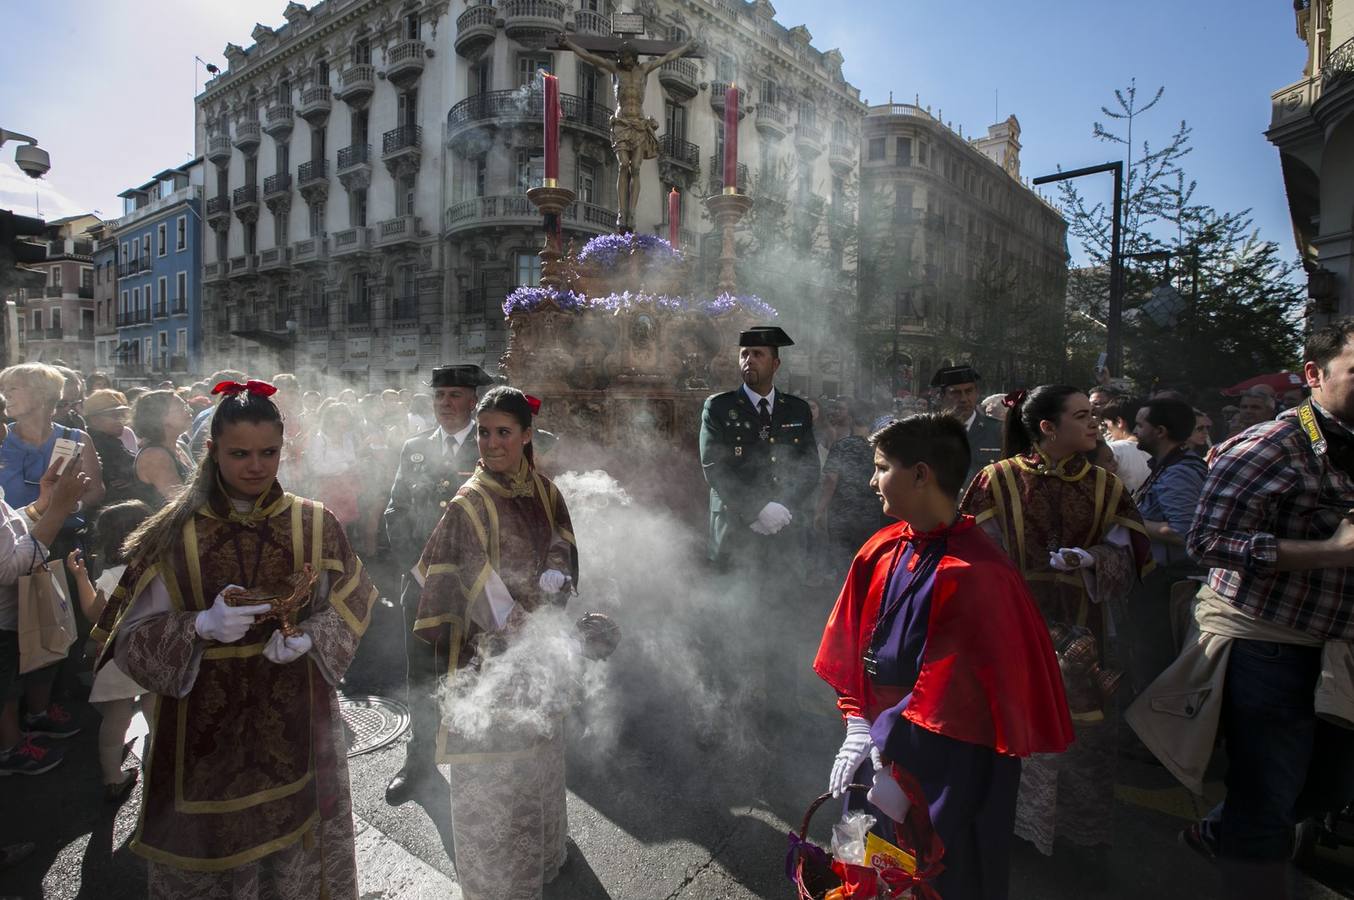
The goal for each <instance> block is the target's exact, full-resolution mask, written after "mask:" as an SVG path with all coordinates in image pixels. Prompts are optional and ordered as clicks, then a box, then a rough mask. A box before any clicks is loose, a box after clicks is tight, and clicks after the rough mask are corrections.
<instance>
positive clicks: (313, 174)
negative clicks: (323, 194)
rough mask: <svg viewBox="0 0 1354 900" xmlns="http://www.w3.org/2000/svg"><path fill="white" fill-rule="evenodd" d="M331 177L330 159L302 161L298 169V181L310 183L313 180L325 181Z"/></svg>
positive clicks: (299, 182)
mask: <svg viewBox="0 0 1354 900" xmlns="http://www.w3.org/2000/svg"><path fill="white" fill-rule="evenodd" d="M328 177H329V160H327V159H312V160H310V161H309V162H303V163H301V167H300V168H298V169H297V170H296V183H297V184H308V183H309V182H312V181H323V180H324V179H326V178H328Z"/></svg>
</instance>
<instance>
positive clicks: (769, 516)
mask: <svg viewBox="0 0 1354 900" xmlns="http://www.w3.org/2000/svg"><path fill="white" fill-rule="evenodd" d="M792 519H794V516H793V515H792V514H791V513H790V511H789V510H788V509H786V508H785V507H783V506H781V505H780V504H779V503H777V502H776V501H774V500H772V501H771V502H770V503H768V504H766V506H763V507H762V511H761V512H759V513H757V524H758V525H761V526H762V527H763V528H765V529H766V531H765V532H758V533H759V534H763V533H764V534H775V533H776V532H778V531H780V530H781V529H782V528H784V527H785V526H786V525H789V524H790V521H791V520H792ZM753 530H754V531H756V529H755V528H754V529H753Z"/></svg>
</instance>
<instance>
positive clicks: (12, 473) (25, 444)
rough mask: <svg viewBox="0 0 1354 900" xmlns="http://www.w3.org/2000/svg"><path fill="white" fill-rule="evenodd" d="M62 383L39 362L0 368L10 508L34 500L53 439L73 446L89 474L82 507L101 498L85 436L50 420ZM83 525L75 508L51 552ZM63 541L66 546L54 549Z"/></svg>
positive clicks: (0, 466) (3, 470) (0, 455)
mask: <svg viewBox="0 0 1354 900" xmlns="http://www.w3.org/2000/svg"><path fill="white" fill-rule="evenodd" d="M65 388H66V379H65V377H64V376H62V374H61V372H60V371H59V370H57V368H56V367H55V366H49V365H46V364H44V363H21V364H19V365H17V366H10V367H9V368H7V369H5V370H4V371H3V372H0V393H3V394H4V395H5V398H6V399H7V400H8V401H9V405H8V414H9V418H10V420H11V421H12V424H11V425H10V426H9V434H8V436H6V438H5V441H4V443H3V444H0V488H3V489H4V492H5V502H7V503H8V504H9V505H10V506H12V507H14V508H15V509H20V508H22V507H24V506H27V505H28V504H30V503H32V502H33V501H34V500H36V499H38V484H39V483H40V482H41V481H42V476H43V475H44V474H45V473H46V472H47V469H48V468H49V467H50V466H51V464H52V456H53V453H55V452H56V451H57V447H58V442H59V441H66V442H71V443H73V444H77V445H79V451H78V452H79V454H80V459H81V460H82V462H83V466H82V469H83V471H84V473H85V474H86V475H88V476H89V483H88V484H87V485H86V486H85V492H84V495H83V496H82V497H81V498H80V500H81V504H82V508H92V507H94V506H96V505H98V503H99V501H100V500H102V499H103V494H104V487H103V469H102V468H101V467H100V466H99V455H98V453H96V452H95V450H94V445H93V444H92V443H91V442H90V440H89V435H87V434H85V433H84V432H83V431H81V430H80V429H78V428H68V427H67V426H65V425H57V424H55V423H54V422H53V419H54V418H55V417H56V408H57V405H58V404H59V403H60V402H61V394H62V392H63V391H64V390H65ZM71 443H66V444H62V445H61V447H62V448H63V451H64V450H66V449H73V448H72V447H71ZM83 527H84V519H83V518H82V517H81V516H80V511H79V510H77V511H76V513H75V515H73V516H71V518H70V519H68V520H67V521H66V526H65V527H64V528H62V530H61V535H60V537H59V538H58V539H57V542H56V543H55V544H54V545H53V548H52V552H53V554H56V553H58V551H59V550H60V553H61V555H63V556H64V555H65V553H68V552H70V550H73V549H75V546H74V539H75V534H76V532H78V531H79V530H80V529H82V528H83ZM63 543H70V544H71V546H69V547H65V548H64V549H60V548H61V547H62V544H63Z"/></svg>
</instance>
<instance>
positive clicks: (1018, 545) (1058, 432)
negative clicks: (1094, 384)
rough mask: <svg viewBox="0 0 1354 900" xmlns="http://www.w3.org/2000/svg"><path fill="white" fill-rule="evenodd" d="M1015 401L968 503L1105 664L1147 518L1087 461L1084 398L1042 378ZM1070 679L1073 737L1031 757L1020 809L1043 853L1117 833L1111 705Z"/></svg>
mask: <svg viewBox="0 0 1354 900" xmlns="http://www.w3.org/2000/svg"><path fill="white" fill-rule="evenodd" d="M1008 399H1009V400H1010V412H1009V413H1008V415H1007V417H1006V426H1005V427H1006V433H1005V447H1004V448H1003V453H1004V455H1005V458H1004V459H1002V460H1000V461H998V462H996V463H994V464H992V465H990V466H987V467H986V468H985V469H983V470H982V471H981V472H979V473H978V475H977V476H976V477H975V478H974V480H973V484H972V485H970V486H969V490H968V493H967V494H965V496H964V500H963V503H962V504H961V509H962V510H963V512H965V513H967V514H969V515H972V516H974V517H975V520H976V521H977V523H978V525H979V526H980V527H981V528H982V529H983V530H984V531H985V532H986V533H987V534H988V535H989V536H990V537H991V538H992V539H993V540H995V541H996V542H997V543H998V545H1000V546H1001V547H1002V549H1003V550H1005V551H1006V554H1007V555H1008V556H1009V557H1010V558H1011V560H1012V562H1014V563H1015V564H1016V568H1018V569H1019V570H1020V572H1021V574H1022V575H1024V577H1025V582H1026V583H1027V584H1028V585H1029V588H1030V592H1031V593H1032V594H1033V595H1034V598H1035V600H1036V601H1037V602H1038V604H1039V609H1040V611H1041V612H1042V613H1043V615H1044V619H1045V621H1046V622H1047V623H1048V625H1049V626H1050V628H1054V627H1057V628H1059V629H1065V628H1069V627H1080V628H1084V629H1087V630H1089V632H1090V635H1091V636H1092V637H1093V638H1094V639H1095V642H1096V647H1097V648H1098V650H1099V662H1100V664H1101V665H1102V666H1103V665H1104V664H1105V641H1106V632H1107V622H1108V612H1107V611H1108V609H1109V608H1110V606H1111V604H1118V603H1120V602H1121V601H1122V600H1123V599H1124V598H1125V597H1126V596H1127V595H1128V592H1129V590H1130V589H1131V588H1132V587H1133V585H1134V584H1135V583H1136V581H1137V579H1138V578H1139V577H1140V576H1141V574H1143V573H1145V572H1146V571H1147V570H1148V569H1149V568H1150V566H1151V550H1150V543H1149V540H1148V537H1147V533H1146V531H1145V529H1144V528H1143V524H1142V517H1141V516H1140V515H1139V514H1138V510H1137V507H1136V506H1134V504H1133V500H1132V498H1131V497H1130V496H1129V493H1128V491H1127V489H1126V488H1125V487H1124V485H1123V483H1122V482H1120V481H1119V479H1118V478H1117V477H1115V476H1114V475H1112V474H1110V473H1109V472H1106V471H1105V470H1104V469H1102V468H1100V467H1099V466H1093V465H1091V464H1090V463H1089V462H1088V461H1087V460H1086V457H1085V455H1084V454H1087V453H1089V452H1091V451H1093V450H1094V449H1095V446H1096V440H1097V439H1098V437H1099V430H1098V427H1097V424H1096V421H1095V418H1094V416H1092V414H1091V403H1090V400H1089V399H1088V398H1087V397H1086V395H1085V394H1083V393H1082V392H1081V391H1079V390H1077V389H1076V388H1073V387H1068V386H1066V385H1041V386H1039V387H1037V388H1035V389H1034V390H1032V391H1030V392H1029V393H1028V396H1026V395H1025V394H1024V392H1021V393H1020V394H1016V395H1012V396H1011V397H1009V398H1008ZM1064 677H1065V678H1066V687H1067V696H1068V702H1069V705H1070V706H1071V709H1072V720H1073V723H1074V725H1075V728H1076V741H1075V743H1073V745H1072V747H1071V749H1070V750H1069V751H1068V752H1067V753H1065V754H1062V755H1060V756H1043V755H1036V756H1033V757H1031V758H1030V759H1029V760H1027V761H1026V763H1025V765H1024V768H1023V769H1022V771H1021V780H1020V799H1019V803H1018V805H1017V812H1016V834H1017V835H1019V836H1021V837H1023V838H1025V839H1026V840H1029V841H1031V842H1032V843H1034V845H1035V846H1036V847H1038V848H1039V850H1040V851H1041V852H1043V853H1045V854H1051V853H1052V852H1053V840H1054V837H1055V836H1062V837H1064V838H1066V839H1067V840H1069V841H1072V842H1073V843H1076V844H1081V845H1083V846H1088V847H1094V846H1103V845H1108V844H1109V843H1111V840H1112V836H1113V829H1112V823H1113V812H1114V809H1113V808H1114V772H1115V763H1114V760H1115V745H1114V729H1113V727H1112V721H1113V718H1114V710H1113V708H1112V705H1113V704H1112V701H1108V698H1106V697H1104V696H1102V695H1101V694H1099V693H1097V692H1095V691H1094V690H1093V683H1092V682H1091V680H1090V679H1089V678H1088V677H1087V676H1086V675H1085V674H1082V673H1080V672H1079V673H1077V674H1075V675H1074V674H1071V673H1069V672H1068V671H1067V668H1066V666H1064ZM1107 702H1108V707H1109V708H1107ZM1107 711H1108V712H1109V714H1110V717H1111V718H1110V721H1109V722H1107V720H1106V712H1107Z"/></svg>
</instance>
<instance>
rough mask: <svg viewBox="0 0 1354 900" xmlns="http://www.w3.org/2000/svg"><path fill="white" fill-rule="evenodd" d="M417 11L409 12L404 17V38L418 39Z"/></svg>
mask: <svg viewBox="0 0 1354 900" xmlns="http://www.w3.org/2000/svg"><path fill="white" fill-rule="evenodd" d="M419 24H420V23H419V20H418V13H410V14H409V15H407V16H405V17H404V37H405V40H410V41H416V40H418V28H419Z"/></svg>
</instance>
